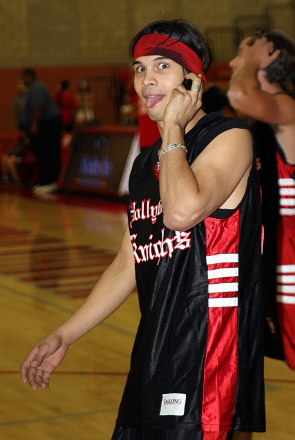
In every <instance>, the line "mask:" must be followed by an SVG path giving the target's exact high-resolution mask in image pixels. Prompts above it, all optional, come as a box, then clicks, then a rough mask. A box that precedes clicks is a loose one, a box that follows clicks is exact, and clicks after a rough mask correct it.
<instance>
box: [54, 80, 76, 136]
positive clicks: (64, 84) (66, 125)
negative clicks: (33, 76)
mask: <svg viewBox="0 0 295 440" xmlns="http://www.w3.org/2000/svg"><path fill="white" fill-rule="evenodd" d="M69 87H70V81H69V80H68V79H65V80H63V81H61V83H60V85H59V87H58V88H59V89H58V91H57V92H56V93H55V94H54V100H55V102H56V105H57V106H58V108H59V109H60V112H61V117H62V123H63V130H64V131H68V132H71V131H72V130H73V121H74V115H75V112H76V110H77V109H78V107H79V101H78V99H77V98H76V96H75V94H74V93H72V92H71V91H70V90H69Z"/></svg>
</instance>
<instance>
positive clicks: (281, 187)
mask: <svg viewBox="0 0 295 440" xmlns="http://www.w3.org/2000/svg"><path fill="white" fill-rule="evenodd" d="M230 66H231V67H232V70H233V74H232V79H231V83H230V88H229V92H228V96H229V100H230V103H231V105H232V106H233V107H234V108H235V109H236V110H237V111H240V112H242V113H244V114H246V115H248V116H250V117H252V118H253V119H254V120H255V121H256V122H255V124H254V134H255V139H256V145H257V150H258V156H259V158H258V163H257V164H258V169H259V178H260V183H261V188H262V217H263V224H264V245H263V259H262V274H263V282H262V286H263V294H264V299H265V355H266V356H270V357H273V358H276V359H281V360H286V361H287V363H288V365H289V367H290V368H292V369H295V325H294V323H295V277H294V275H295V238H294V225H295V222H294V221H295V209H294V207H295V203H294V202H295V197H294V196H295V181H294V172H295V166H294V165H291V164H295V141H294V139H295V101H294V99H293V98H292V97H291V96H289V95H288V94H287V93H285V91H284V86H285V85H286V83H287V81H288V79H289V77H290V76H291V75H292V74H294V72H295V47H294V44H293V42H292V41H291V40H290V38H289V37H288V36H287V35H286V34H284V33H283V32H280V31H275V30H273V31H270V32H267V33H264V34H263V33H259V32H257V33H254V34H253V35H252V36H249V37H247V38H246V39H245V40H243V41H242V42H241V44H240V46H239V49H238V55H237V56H236V57H235V58H234V59H233V60H232V61H230Z"/></svg>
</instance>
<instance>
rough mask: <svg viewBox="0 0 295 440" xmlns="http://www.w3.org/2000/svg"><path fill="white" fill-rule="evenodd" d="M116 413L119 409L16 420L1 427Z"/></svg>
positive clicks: (1, 424) (2, 424) (0, 424)
mask: <svg viewBox="0 0 295 440" xmlns="http://www.w3.org/2000/svg"><path fill="white" fill-rule="evenodd" d="M115 411H118V408H110V409H101V410H97V411H88V412H83V413H74V414H63V415H59V416H51V417H40V418H39V419H28V420H16V421H14V422H5V423H0V427H1V426H9V425H19V424H21V423H36V422H45V421H47V420H57V419H66V418H69V417H81V416H91V415H94V414H103V413H109V412H115Z"/></svg>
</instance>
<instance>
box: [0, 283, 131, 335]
mask: <svg viewBox="0 0 295 440" xmlns="http://www.w3.org/2000/svg"><path fill="white" fill-rule="evenodd" d="M1 287H2V288H4V289H7V290H10V291H11V292H13V293H15V294H17V295H20V296H23V297H24V298H29V299H33V300H34V301H37V302H40V303H42V304H46V305H48V306H50V307H53V308H55V309H58V310H61V311H62V312H66V313H70V314H71V315H72V314H73V313H74V312H75V310H71V309H68V308H67V307H63V306H60V305H58V304H55V303H53V302H51V301H48V300H46V299H43V298H38V297H37V296H34V295H29V294H28V293H24V292H21V291H19V290H16V289H13V288H12V287H8V286H6V285H5V284H0V288H1ZM47 292H48V291H47ZM99 325H103V326H104V327H108V328H109V329H111V330H114V331H117V332H119V333H123V334H125V335H128V336H132V337H135V333H133V332H130V331H128V330H125V329H124V328H121V327H118V326H116V325H113V324H109V323H108V322H102V323H101V324H99Z"/></svg>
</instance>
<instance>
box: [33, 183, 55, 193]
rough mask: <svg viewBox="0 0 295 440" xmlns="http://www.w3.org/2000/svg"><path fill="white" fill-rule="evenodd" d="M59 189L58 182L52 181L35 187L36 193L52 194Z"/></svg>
mask: <svg viewBox="0 0 295 440" xmlns="http://www.w3.org/2000/svg"><path fill="white" fill-rule="evenodd" d="M56 190H57V183H56V182H52V183H49V185H40V186H39V187H38V188H36V189H34V192H35V193H36V194H50V193H52V192H54V191H56Z"/></svg>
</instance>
